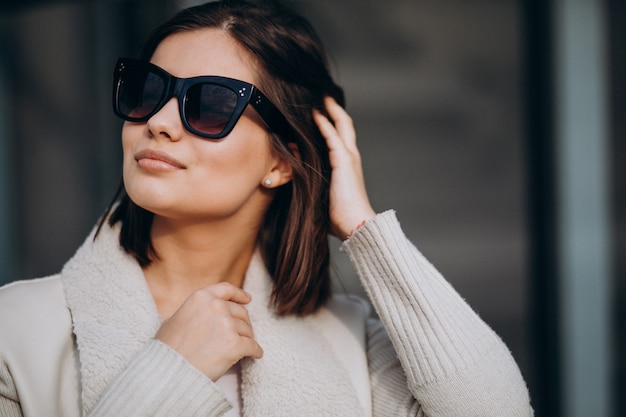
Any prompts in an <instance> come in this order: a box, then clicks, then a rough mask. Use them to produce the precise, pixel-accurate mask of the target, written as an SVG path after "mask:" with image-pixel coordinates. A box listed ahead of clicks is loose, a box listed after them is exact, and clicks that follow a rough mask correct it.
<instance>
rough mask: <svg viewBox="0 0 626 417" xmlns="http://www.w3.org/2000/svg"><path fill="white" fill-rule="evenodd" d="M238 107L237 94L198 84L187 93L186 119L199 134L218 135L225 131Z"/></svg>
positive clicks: (226, 89) (217, 87)
mask: <svg viewBox="0 0 626 417" xmlns="http://www.w3.org/2000/svg"><path fill="white" fill-rule="evenodd" d="M236 105H237V94H236V93H235V92H234V91H233V90H230V89H228V88H226V87H224V86H221V85H217V84H196V85H194V86H192V87H190V88H189V90H188V91H187V98H186V101H185V117H186V119H187V122H188V123H189V125H190V126H191V127H192V128H194V129H195V130H197V131H198V132H202V133H206V134H209V135H218V134H220V133H222V132H223V131H224V129H225V128H226V126H227V125H228V122H229V121H230V119H231V117H232V115H233V113H234V111H235V107H236Z"/></svg>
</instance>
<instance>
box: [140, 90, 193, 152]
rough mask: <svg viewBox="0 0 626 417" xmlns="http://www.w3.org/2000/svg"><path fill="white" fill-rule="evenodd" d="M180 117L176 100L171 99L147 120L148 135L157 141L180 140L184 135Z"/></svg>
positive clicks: (174, 98)
mask: <svg viewBox="0 0 626 417" xmlns="http://www.w3.org/2000/svg"><path fill="white" fill-rule="evenodd" d="M180 117H181V116H180V111H179V109H178V100H177V99H176V97H172V98H171V99H170V101H168V102H167V103H165V105H164V106H163V107H162V108H161V109H160V110H159V111H158V112H157V113H156V114H155V115H154V116H152V117H151V118H150V119H148V122H147V127H148V131H149V132H150V135H151V136H152V137H154V138H157V139H158V138H163V139H167V140H171V141H178V140H180V139H181V138H182V136H183V135H184V133H185V127H184V126H183V121H182V120H181V119H180Z"/></svg>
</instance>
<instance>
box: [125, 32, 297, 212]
mask: <svg viewBox="0 0 626 417" xmlns="http://www.w3.org/2000/svg"><path fill="white" fill-rule="evenodd" d="M151 62H152V63H153V64H155V65H158V66H159V67H161V68H163V69H165V70H166V71H167V72H169V73H170V74H172V75H174V76H177V77H182V78H188V77H193V76H199V75H219V76H225V77H230V78H236V79H239V80H242V81H246V82H249V83H251V84H255V85H258V80H257V79H256V78H255V70H254V65H253V64H252V62H251V60H250V59H249V56H248V55H247V53H246V52H245V51H243V50H242V49H241V48H240V47H239V46H238V45H237V44H236V43H235V41H234V40H233V39H231V38H230V37H229V36H228V35H227V34H226V33H225V32H223V31H221V30H219V29H202V30H197V31H191V32H182V33H178V34H174V35H172V36H170V37H168V38H166V39H165V40H164V41H163V42H162V43H161V44H160V45H159V47H158V48H157V49H156V51H155V52H154V55H153V56H152V59H151ZM122 145H123V151H124V167H123V171H124V184H125V186H126V191H127V192H128V195H129V196H130V198H131V199H132V200H133V201H134V202H135V203H136V204H137V205H139V206H140V207H143V208H145V209H146V210H149V211H151V212H153V213H155V214H156V215H159V216H163V217H170V218H177V217H178V218H188V219H191V218H195V219H222V218H231V217H233V216H240V217H241V218H242V219H248V220H247V221H255V222H256V221H258V220H259V219H261V218H262V216H263V214H264V212H265V210H266V209H267V206H268V205H269V202H270V199H271V195H270V193H268V192H267V189H266V188H265V187H264V186H263V180H264V179H265V178H271V179H272V181H273V186H276V185H280V184H281V183H284V182H286V181H288V180H289V173H290V172H287V171H289V169H288V168H286V167H285V166H284V165H285V164H283V163H282V162H281V161H280V159H279V158H278V157H277V156H276V155H275V153H274V152H272V150H271V147H270V139H269V134H268V132H267V130H266V127H265V125H264V124H263V121H262V119H261V118H260V117H259V115H258V114H257V113H256V111H255V110H254V109H253V108H252V107H251V106H247V107H246V110H245V112H244V114H243V115H242V117H241V118H240V119H239V121H238V122H237V124H236V126H235V128H234V129H233V130H232V132H231V133H230V134H229V135H228V136H226V137H225V138H223V139H219V140H207V139H203V138H200V137H198V136H196V135H194V134H192V133H189V132H188V131H187V130H185V128H184V126H183V124H182V121H181V119H180V113H179V110H178V102H177V99H176V98H172V99H170V101H169V102H168V103H167V104H166V105H165V106H164V107H163V108H162V109H161V110H160V111H159V112H158V113H157V114H155V115H154V116H153V117H152V118H150V119H149V120H148V121H147V122H145V123H132V122H126V123H125V124H124V127H123V129H122Z"/></svg>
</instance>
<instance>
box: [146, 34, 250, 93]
mask: <svg viewBox="0 0 626 417" xmlns="http://www.w3.org/2000/svg"><path fill="white" fill-rule="evenodd" d="M150 62H152V63H153V64H155V65H158V66H159V67H161V68H163V69H164V70H166V71H167V72H169V73H170V74H172V75H174V76H176V77H181V78H189V77H196V76H201V75H219V76H222V77H229V78H235V79H238V80H242V81H246V82H249V83H251V84H255V85H256V84H257V80H258V76H257V69H256V68H257V67H256V65H255V63H254V58H253V57H252V56H251V54H250V53H249V52H247V51H246V50H245V49H244V48H243V47H242V46H241V45H239V44H238V43H237V41H236V40H235V39H233V37H232V36H230V35H229V34H228V32H226V31H224V30H222V29H217V28H207V29H198V30H193V31H184V32H178V33H175V34H172V35H170V36H168V37H167V38H165V39H163V41H161V43H160V44H159V46H158V47H157V48H156V50H155V51H154V53H153V54H152V58H151V59H150Z"/></svg>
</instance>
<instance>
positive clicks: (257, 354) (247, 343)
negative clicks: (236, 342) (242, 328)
mask: <svg viewBox="0 0 626 417" xmlns="http://www.w3.org/2000/svg"><path fill="white" fill-rule="evenodd" d="M242 344H243V348H244V349H243V352H244V354H243V356H249V357H251V358H255V359H261V358H262V357H263V353H264V352H263V348H262V347H261V345H259V344H258V343H257V341H256V340H254V339H252V338H246V337H244V338H242Z"/></svg>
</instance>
